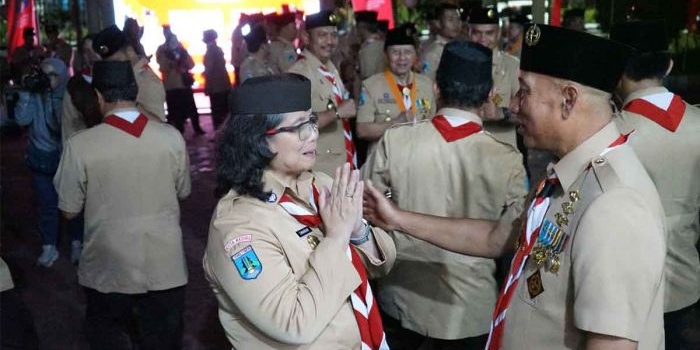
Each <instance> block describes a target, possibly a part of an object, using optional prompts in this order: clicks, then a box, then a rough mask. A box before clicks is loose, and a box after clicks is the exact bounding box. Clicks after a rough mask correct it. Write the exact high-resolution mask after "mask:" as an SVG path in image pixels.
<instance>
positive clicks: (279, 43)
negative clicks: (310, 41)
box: [269, 12, 299, 72]
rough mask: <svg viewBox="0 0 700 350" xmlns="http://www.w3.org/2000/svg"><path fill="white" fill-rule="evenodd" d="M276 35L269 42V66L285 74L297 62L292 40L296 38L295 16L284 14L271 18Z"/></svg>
mask: <svg viewBox="0 0 700 350" xmlns="http://www.w3.org/2000/svg"><path fill="white" fill-rule="evenodd" d="M270 25H271V26H274V28H275V32H276V35H275V36H274V37H273V38H272V39H271V40H270V53H269V57H270V64H271V65H272V66H273V68H274V69H275V70H276V71H277V72H286V71H287V70H288V69H289V67H291V66H292V64H294V62H296V60H297V49H296V47H294V40H296V38H297V34H298V33H299V31H298V30H297V24H296V14H295V13H293V12H286V13H283V14H281V15H277V16H274V17H273V18H272V23H270Z"/></svg>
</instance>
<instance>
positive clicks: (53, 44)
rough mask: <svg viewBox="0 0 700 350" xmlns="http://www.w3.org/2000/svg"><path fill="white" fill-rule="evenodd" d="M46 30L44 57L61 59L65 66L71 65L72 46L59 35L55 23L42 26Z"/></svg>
mask: <svg viewBox="0 0 700 350" xmlns="http://www.w3.org/2000/svg"><path fill="white" fill-rule="evenodd" d="M44 31H45V32H46V38H47V40H46V43H45V44H44V47H46V57H56V58H58V59H60V60H61V61H63V64H65V65H66V67H71V64H72V60H73V47H71V46H70V44H68V43H67V42H66V41H65V40H63V39H61V38H60V37H59V32H58V27H57V26H55V25H47V26H45V27H44Z"/></svg>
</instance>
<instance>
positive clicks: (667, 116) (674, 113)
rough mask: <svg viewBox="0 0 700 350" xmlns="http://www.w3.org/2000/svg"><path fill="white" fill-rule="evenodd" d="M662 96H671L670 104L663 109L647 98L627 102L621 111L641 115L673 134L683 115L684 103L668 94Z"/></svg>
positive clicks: (677, 97) (676, 96)
mask: <svg viewBox="0 0 700 350" xmlns="http://www.w3.org/2000/svg"><path fill="white" fill-rule="evenodd" d="M663 94H669V95H673V97H672V98H671V103H670V104H669V105H668V107H667V108H665V109H664V107H663V106H659V105H657V104H655V103H654V102H652V101H651V100H650V99H648V98H647V97H648V96H645V97H641V98H636V99H634V100H632V101H630V102H628V103H627V104H626V105H625V107H624V108H623V109H624V110H625V111H628V112H632V113H636V114H639V115H642V116H644V117H646V118H648V119H650V120H652V121H653V122H655V123H656V124H659V125H661V126H662V127H663V128H665V129H667V130H669V131H671V132H675V131H676V129H678V125H679V124H680V123H681V120H682V119H683V114H684V113H685V102H683V99H682V98H681V97H680V96H678V95H675V94H672V93H670V92H665V93H663Z"/></svg>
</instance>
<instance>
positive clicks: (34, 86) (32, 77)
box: [22, 68, 51, 93]
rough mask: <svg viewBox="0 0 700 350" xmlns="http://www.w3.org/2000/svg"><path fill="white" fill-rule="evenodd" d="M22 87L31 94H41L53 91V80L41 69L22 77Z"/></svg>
mask: <svg viewBox="0 0 700 350" xmlns="http://www.w3.org/2000/svg"><path fill="white" fill-rule="evenodd" d="M22 87H24V88H25V89H27V91H29V92H35V93H41V92H46V91H49V90H51V80H50V79H49V76H48V75H46V73H44V72H43V71H42V70H41V69H40V68H35V69H33V70H32V72H31V73H29V74H27V75H25V76H24V77H22Z"/></svg>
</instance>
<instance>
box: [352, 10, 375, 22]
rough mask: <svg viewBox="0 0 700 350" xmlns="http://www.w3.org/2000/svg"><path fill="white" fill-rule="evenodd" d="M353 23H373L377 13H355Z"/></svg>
mask: <svg viewBox="0 0 700 350" xmlns="http://www.w3.org/2000/svg"><path fill="white" fill-rule="evenodd" d="M355 21H357V22H358V23H359V22H365V23H374V22H376V21H377V11H355Z"/></svg>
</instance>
